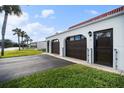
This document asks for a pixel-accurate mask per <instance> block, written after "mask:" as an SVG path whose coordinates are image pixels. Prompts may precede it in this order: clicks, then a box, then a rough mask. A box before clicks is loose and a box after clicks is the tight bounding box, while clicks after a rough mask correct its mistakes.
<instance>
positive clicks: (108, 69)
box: [43, 53, 124, 75]
mask: <svg viewBox="0 0 124 93" xmlns="http://www.w3.org/2000/svg"><path fill="white" fill-rule="evenodd" d="M43 54H45V55H50V56H53V57H56V58H60V59H63V60H67V61H70V62H73V63H77V64H82V65H84V66H87V67H91V68H95V69H98V70H103V71H107V72H110V73H115V74H120V75H124V73H123V72H121V71H118V70H115V69H113V68H111V67H107V66H102V65H98V64H89V63H87V62H86V61H83V60H80V59H75V58H70V57H62V56H59V55H57V54H50V53H43Z"/></svg>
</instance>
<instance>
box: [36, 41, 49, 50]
mask: <svg viewBox="0 0 124 93" xmlns="http://www.w3.org/2000/svg"><path fill="white" fill-rule="evenodd" d="M46 48H47V42H46V41H39V42H37V49H46Z"/></svg>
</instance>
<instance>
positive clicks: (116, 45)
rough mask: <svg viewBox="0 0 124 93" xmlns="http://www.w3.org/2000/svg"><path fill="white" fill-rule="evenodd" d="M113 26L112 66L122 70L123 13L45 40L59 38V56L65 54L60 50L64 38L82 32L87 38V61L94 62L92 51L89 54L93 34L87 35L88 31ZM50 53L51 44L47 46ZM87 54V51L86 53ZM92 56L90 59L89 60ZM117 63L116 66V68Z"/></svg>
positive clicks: (63, 45)
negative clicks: (116, 52)
mask: <svg viewBox="0 0 124 93" xmlns="http://www.w3.org/2000/svg"><path fill="white" fill-rule="evenodd" d="M109 28H113V68H115V69H118V70H124V57H123V56H124V14H121V15H118V16H115V17H111V18H108V19H105V20H102V21H99V22H96V23H93V24H90V25H87V26H84V27H80V28H76V29H73V30H71V31H66V32H64V33H61V34H58V35H55V36H52V37H48V38H47V40H49V41H51V40H53V39H59V41H60V56H64V55H63V54H65V51H64V53H63V52H62V50H63V48H64V49H65V39H66V38H67V37H69V36H73V35H78V34H82V35H84V36H85V37H86V38H87V49H89V63H94V62H93V58H94V55H93V54H94V53H92V55H91V49H92V50H93V43H94V42H93V35H92V37H89V36H88V32H89V31H91V32H92V33H93V32H95V31H100V30H104V29H109ZM49 49H50V53H51V44H50V46H49ZM115 49H117V51H118V55H117V56H118V60H117V62H116V60H115ZM87 54H88V53H87ZM91 56H92V60H91ZM116 64H117V68H116Z"/></svg>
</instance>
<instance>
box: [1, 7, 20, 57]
mask: <svg viewBox="0 0 124 93" xmlns="http://www.w3.org/2000/svg"><path fill="white" fill-rule="evenodd" d="M0 12H1V13H2V12H4V21H3V25H2V31H1V34H2V41H1V47H2V48H1V56H4V39H5V32H6V25H7V19H8V15H12V14H14V15H17V16H20V15H21V14H22V11H21V8H20V6H18V5H2V6H0Z"/></svg>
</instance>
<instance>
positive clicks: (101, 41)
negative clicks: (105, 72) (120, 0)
mask: <svg viewBox="0 0 124 93" xmlns="http://www.w3.org/2000/svg"><path fill="white" fill-rule="evenodd" d="M46 41H47V52H48V53H53V54H58V55H60V56H63V57H64V56H67V57H72V58H77V59H81V60H82V61H85V62H87V63H89V64H99V65H103V66H109V67H112V68H114V69H117V70H123V71H124V6H122V7H119V8H117V9H114V10H111V11H109V12H106V13H104V14H102V15H99V16H96V17H94V18H91V19H89V20H87V21H84V22H81V23H79V24H76V25H73V26H71V27H69V28H68V29H67V30H66V31H64V32H62V33H58V34H55V35H52V36H49V37H47V38H46Z"/></svg>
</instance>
